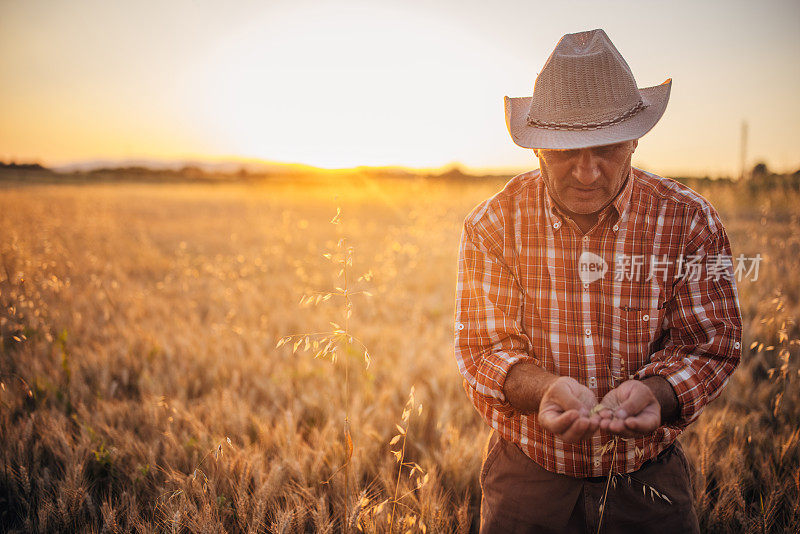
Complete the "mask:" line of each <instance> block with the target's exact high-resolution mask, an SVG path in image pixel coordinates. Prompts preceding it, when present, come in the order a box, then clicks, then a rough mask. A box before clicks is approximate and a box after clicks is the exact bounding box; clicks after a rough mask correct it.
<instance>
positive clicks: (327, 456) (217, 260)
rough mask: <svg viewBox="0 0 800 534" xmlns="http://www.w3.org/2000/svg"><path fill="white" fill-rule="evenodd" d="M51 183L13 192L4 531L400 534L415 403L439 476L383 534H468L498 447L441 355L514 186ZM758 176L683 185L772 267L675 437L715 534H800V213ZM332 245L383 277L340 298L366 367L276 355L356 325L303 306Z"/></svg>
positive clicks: (1, 194) (6, 263)
mask: <svg viewBox="0 0 800 534" xmlns="http://www.w3.org/2000/svg"><path fill="white" fill-rule="evenodd" d="M20 172H23V171H20ZM25 172H28V171H25ZM30 172H32V173H35V172H38V171H36V170H33V171H30ZM14 176H16V177H17V178H19V175H14ZM12 178H13V177H12ZM51 178H52V177H51ZM51 178H47V177H44V178H42V177H41V176H39V178H37V179H36V180H33V181H31V180H21V179H7V180H5V181H3V182H2V183H1V184H0V235H1V236H2V239H0V254H1V256H0V261H1V262H2V265H0V336H2V337H1V338H0V382H2V383H1V384H0V448H1V449H2V464H3V466H2V470H1V471H0V525H2V528H0V530H4V531H17V532H37V531H38V532H74V531H81V532H101V531H102V532H151V531H159V532H223V531H226V532H340V531H345V530H348V529H352V530H354V531H357V530H363V531H366V532H386V531H388V530H389V528H390V526H389V523H388V518H389V517H390V515H391V503H388V504H384V505H383V506H381V505H380V504H381V503H382V502H385V501H386V500H387V499H390V498H391V497H392V496H393V494H394V491H395V484H396V477H397V463H396V460H395V457H394V456H393V454H392V453H391V452H390V449H394V450H397V448H398V447H397V446H396V445H395V446H394V447H391V446H390V440H392V437H393V436H395V435H396V434H397V433H398V432H397V429H396V427H395V425H396V424H400V425H401V426H405V423H404V421H403V419H402V413H403V411H404V407H405V406H406V401H407V400H408V396H409V392H410V390H411V388H412V386H413V387H414V398H415V405H414V406H415V409H414V410H413V411H412V412H411V413H410V417H409V418H408V419H409V421H410V423H409V426H408V433H407V437H406V446H405V455H406V461H412V462H415V463H417V464H419V466H420V468H421V469H422V471H423V472H424V473H425V474H427V480H426V482H425V483H424V485H422V487H421V488H419V489H417V490H414V487H415V486H416V484H417V481H420V482H421V480H422V477H421V476H420V473H419V472H415V473H414V475H413V476H411V477H409V472H410V469H408V468H404V469H403V473H402V476H401V477H400V486H401V488H400V494H405V496H404V497H403V498H402V500H400V504H399V505H398V506H397V507H396V511H395V513H394V519H395V521H396V523H397V524H396V525H395V526H393V527H392V528H393V530H394V531H395V532H405V531H408V530H410V531H413V532H417V531H423V530H424V531H428V532H476V531H477V517H478V506H479V500H480V488H479V486H478V471H479V467H480V461H481V454H482V449H483V447H484V443H485V441H486V438H487V436H488V427H486V426H485V425H484V423H482V422H481V420H480V419H479V417H478V416H477V414H476V413H475V411H474V410H473V408H472V406H471V404H470V403H469V401H468V399H467V397H466V395H465V393H464V391H463V389H462V386H461V378H460V376H459V374H458V371H457V368H456V365H455V360H454V357H453V304H454V298H455V284H456V259H457V252H458V244H459V238H460V232H461V224H462V221H463V219H464V217H465V215H466V214H467V213H468V212H469V211H470V210H471V209H472V207H474V206H475V205H476V204H477V203H479V202H480V201H482V200H483V199H485V198H488V197H489V196H491V195H492V194H494V193H495V192H497V191H498V190H499V189H501V188H502V186H503V183H504V181H505V179H506V178H503V177H496V178H487V179H483V180H478V179H475V180H469V179H465V178H464V177H463V176H461V177H456V178H459V179H453V178H454V177H453V176H451V177H450V178H451V179H425V178H421V177H403V178H399V177H394V178H392V177H376V176H374V175H372V174H369V173H365V174H363V175H357V174H354V175H350V176H349V177H348V178H347V179H346V180H345V179H342V180H335V179H333V178H331V177H329V178H327V179H324V180H323V179H320V180H317V181H316V182H315V183H313V184H310V183H304V182H303V181H296V180H260V181H259V180H238V181H231V182H229V181H217V182H214V181H194V182H192V181H185V182H181V181H173V182H168V183H144V182H142V181H141V180H139V181H137V179H135V177H134V178H132V179H131V180H127V181H126V180H122V181H119V183H117V182H114V181H108V180H106V181H104V180H101V179H99V178H97V177H94V179H91V180H89V179H80V180H79V179H75V180H70V181H71V183H66V184H62V183H55V182H58V181H63V180H56V179H51ZM761 178H762V179H763V181H762V182H753V181H751V182H749V183H741V184H736V183H730V182H697V183H694V186H695V187H697V188H698V189H699V191H700V192H701V193H702V194H704V195H705V196H706V197H707V198H708V199H709V200H711V201H712V203H713V204H714V205H715V206H716V208H717V209H718V211H719V212H720V214H721V216H722V218H723V221H724V222H725V224H726V227H727V229H728V233H729V236H730V238H731V242H732V245H733V252H734V256H736V255H738V254H744V255H745V256H755V255H756V254H761V256H762V257H763V261H762V262H761V265H760V270H759V276H758V279H757V280H749V279H746V280H743V281H742V282H740V283H739V298H740V303H741V308H742V313H743V318H744V325H745V330H744V336H745V339H744V341H745V347H744V348H745V350H744V354H743V361H742V364H741V366H740V368H739V369H738V370H737V372H736V374H735V375H734V377H733V379H732V380H731V382H730V384H729V386H728V388H727V389H726V391H725V392H724V393H723V395H722V397H721V398H720V399H718V400H717V401H716V402H714V403H713V404H712V405H711V406H710V407H709V408H708V409H707V410H706V412H705V413H704V414H703V415H702V416H701V418H700V420H699V422H697V423H696V424H695V425H693V426H692V427H690V429H689V431H687V433H686V434H685V435H683V436H682V438H681V440H682V443H683V444H684V446H685V450H686V452H687V454H688V456H689V457H690V459H691V461H692V464H693V468H694V488H695V496H696V506H697V510H698V513H699V516H700V521H701V526H702V527H703V530H704V531H707V532H784V531H785V532H794V531H795V530H796V529H797V528H798V527H799V526H800V450H799V449H798V447H799V446H800V428H799V427H798V421H800V399H799V398H798V394H797V390H796V385H797V383H798V378H799V377H798V353H800V348H799V347H798V345H800V328H798V324H797V317H798V312H799V311H800V303H799V300H800V284H799V283H798V276H800V266H799V264H798V256H799V255H800V210H798V207H797V206H798V203H800V192H798V190H797V187H796V182H797V181H796V180H790V179H789V178H786V179H783V178H780V177H777V178H776V177H772V178H771V180H772V184H771V185H770V186H767V185H765V184H766V183H767V182H766V180H767V177H761ZM32 182H33V183H32ZM337 208H340V210H341V216H340V220H341V222H340V224H338V225H334V224H331V223H330V221H331V219H332V218H333V217H334V215H335V214H336V212H337ZM342 237H345V238H346V244H347V245H349V246H352V247H353V265H352V267H351V268H350V269H351V270H350V272H351V273H352V275H353V276H354V277H359V276H361V275H363V274H365V273H370V276H368V277H367V279H362V280H360V281H357V282H356V281H354V278H351V279H350V280H349V281H348V284H349V286H348V288H349V289H351V290H365V291H369V292H370V293H371V294H372V296H371V297H369V296H366V295H364V294H359V295H355V296H354V297H353V314H352V317H351V318H350V320H349V324H348V328H349V331H350V332H352V334H353V335H355V336H357V337H358V338H359V339H360V340H361V341H363V343H364V344H365V345H366V347H368V349H369V353H370V357H371V364H370V365H369V367H365V365H364V362H363V359H362V355H361V354H360V353H358V352H356V351H353V352H352V353H351V354H350V355H349V356H346V355H344V354H341V353H340V354H339V356H338V358H337V361H336V363H335V364H333V363H331V361H330V360H329V359H314V357H313V353H312V352H309V351H304V350H302V349H303V348H304V347H303V346H302V344H301V346H300V347H299V348H298V349H299V350H298V351H297V352H296V353H293V350H292V349H293V343H287V344H284V345H283V346H281V347H280V348H276V344H277V342H278V341H279V339H281V337H283V336H286V335H290V334H298V333H304V332H318V331H324V330H329V329H330V328H331V327H330V325H329V322H331V321H333V322H337V323H339V324H344V323H343V321H344V319H343V317H344V310H343V307H342V303H341V301H340V300H337V299H336V298H331V299H330V300H328V301H325V302H321V303H320V304H319V305H316V306H313V305H300V300H301V298H302V297H303V296H304V295H313V294H316V292H330V291H334V288H335V287H336V286H337V285H341V279H340V278H338V277H337V268H336V267H335V265H333V264H332V263H331V262H330V261H328V260H327V259H326V258H325V257H323V254H325V253H330V252H334V253H335V252H336V250H337V243H338V241H339V240H340V239H341V238H342ZM346 366H349V368H348V369H347V374H348V378H347V380H348V383H349V393H348V394H346V392H345V372H346V369H345V367H346ZM419 405H421V406H422V408H421V412H418V411H417V407H418V406H419ZM346 411H347V413H348V416H349V421H350V431H351V435H352V439H353V443H354V453H353V457H352V460H351V463H350V465H349V468H348V474H349V487H348V488H347V492H345V478H344V471H340V472H338V473H337V472H336V471H337V469H338V468H339V467H340V466H341V465H342V464H343V462H344V461H345V458H346V456H347V445H346V441H345V438H344V433H343V425H344V417H345V412H346ZM332 475H334V476H333V477H332ZM331 477H332V478H331ZM345 494H346V495H347V502H345ZM609 506H613V497H612V500H611V501H610V504H609ZM345 517H347V523H345Z"/></svg>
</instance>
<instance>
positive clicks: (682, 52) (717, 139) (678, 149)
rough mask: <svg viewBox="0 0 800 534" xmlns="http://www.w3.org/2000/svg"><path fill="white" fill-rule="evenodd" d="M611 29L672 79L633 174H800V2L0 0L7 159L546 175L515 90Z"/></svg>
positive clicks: (1, 147)
mask: <svg viewBox="0 0 800 534" xmlns="http://www.w3.org/2000/svg"><path fill="white" fill-rule="evenodd" d="M592 28H604V29H605V30H606V32H607V33H608V35H609V37H610V38H611V39H612V41H613V42H614V43H615V45H616V46H617V48H618V49H619V50H620V52H621V53H622V54H623V56H625V58H626V59H627V61H628V63H629V65H630V66H631V69H632V70H633V72H634V75H635V76H636V80H637V82H638V84H639V86H640V87H647V86H651V85H656V84H659V83H661V82H663V81H664V80H665V79H666V78H670V77H671V78H672V79H673V87H672V96H671V99H670V103H669V106H668V107H667V111H666V114H665V115H664V117H663V118H662V120H661V122H660V123H659V124H658V125H657V126H656V127H655V129H654V130H653V131H651V132H650V133H649V134H647V135H646V136H645V137H644V138H643V139H642V140H641V141H640V143H639V149H638V150H637V153H636V154H635V156H634V163H635V164H637V165H639V166H643V167H644V168H646V169H648V170H652V171H655V172H659V173H664V174H696V175H701V174H710V175H737V174H738V172H739V143H740V131H741V124H742V121H747V123H748V126H749V148H748V166H750V165H752V164H754V163H755V162H756V161H759V160H764V161H766V162H767V163H768V165H769V166H770V168H772V169H775V170H779V171H794V170H796V169H798V168H800V97H798V95H800V61H799V60H798V58H800V2H797V1H796V0H785V1H777V0H776V1H763V2H745V1H738V0H735V1H730V0H726V1H702V0H692V1H684V0H680V1H672V2H656V1H652V2H650V1H642V0H639V1H604V2H596V1H585V2H569V1H563V2H558V1H551V2H546V3H545V2H536V1H530V0H528V1H495V2H485V1H472V0H430V1H414V0H405V1H400V0H398V1H388V0H371V1H364V2H361V1H337V2H322V1H317V2H309V1H301V0H296V1H291V2H289V1H278V2H275V1H273V2H263V1H262V2H255V1H253V2H211V1H188V0H183V1H170V2H154V1H137V2H108V1H91V2H90V1H63V2H58V1H54V2H45V1H30V0H2V1H0V73H1V74H0V76H1V78H0V79H2V83H0V160H4V161H8V160H16V161H34V160H35V161H40V162H42V163H45V164H48V165H61V164H65V163H69V162H75V161H82V160H92V159H128V158H148V159H156V160H170V159H188V158H191V159H206V160H216V159H227V158H239V157H241V158H257V159H264V160H272V161H284V162H302V163H307V164H311V165H316V166H322V167H350V166H356V165H404V166H410V167H438V166H442V165H447V164H450V163H452V162H460V163H462V164H463V165H466V166H469V167H472V168H479V169H486V168H502V169H504V170H510V169H520V170H521V169H525V168H532V167H533V166H535V163H534V161H533V155H532V153H531V151H529V150H524V149H521V148H519V147H517V146H516V145H514V144H513V143H512V141H511V139H510V137H509V135H508V133H507V131H506V126H505V120H504V116H503V96H505V95H508V96H529V95H530V93H531V91H532V89H533V84H534V80H535V78H536V74H537V73H538V72H539V70H540V69H541V67H542V65H543V64H544V61H545V60H546V59H547V56H548V55H549V54H550V52H551V51H552V49H553V47H554V46H555V44H556V42H557V41H558V39H559V38H560V36H561V35H563V34H564V33H569V32H575V31H581V30H587V29H592Z"/></svg>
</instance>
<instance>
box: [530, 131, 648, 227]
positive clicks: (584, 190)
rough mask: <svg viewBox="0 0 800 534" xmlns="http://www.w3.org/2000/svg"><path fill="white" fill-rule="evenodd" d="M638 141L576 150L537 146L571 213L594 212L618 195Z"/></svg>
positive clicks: (553, 187)
mask: <svg viewBox="0 0 800 534" xmlns="http://www.w3.org/2000/svg"><path fill="white" fill-rule="evenodd" d="M637 144H638V142H637V141H635V140H634V141H624V142H622V143H617V144H614V145H602V146H594V147H589V148H580V149H575V150H544V149H539V150H534V153H536V155H537V156H538V157H539V168H540V169H541V172H542V179H543V180H544V181H545V184H547V189H548V191H549V192H550V195H551V196H552V197H553V200H555V201H556V203H557V204H558V205H559V206H560V207H561V208H563V209H565V210H566V211H567V212H568V213H574V214H579V215H588V214H594V213H597V212H599V211H600V210H602V209H603V208H605V207H606V206H607V205H608V204H610V203H611V201H613V200H614V198H616V196H617V194H618V193H619V191H620V189H621V188H622V184H623V183H624V182H625V179H626V178H627V177H628V173H629V171H630V167H631V156H632V155H633V151H634V150H636V146H637Z"/></svg>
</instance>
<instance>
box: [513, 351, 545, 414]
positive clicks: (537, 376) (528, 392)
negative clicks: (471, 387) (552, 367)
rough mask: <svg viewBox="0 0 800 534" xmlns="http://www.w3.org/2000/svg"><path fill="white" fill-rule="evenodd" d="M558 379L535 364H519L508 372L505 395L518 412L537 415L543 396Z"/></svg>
mask: <svg viewBox="0 0 800 534" xmlns="http://www.w3.org/2000/svg"><path fill="white" fill-rule="evenodd" d="M557 378H558V376H557V375H554V374H552V373H549V372H547V371H545V370H544V369H542V368H541V367H539V366H538V365H536V364H535V363H531V362H518V363H516V364H515V365H513V366H512V367H511V368H510V369H509V370H508V374H507V375H506V380H505V383H504V384H503V393H504V394H505V396H506V400H507V401H508V402H509V403H510V404H511V405H512V406H513V407H514V409H516V410H517V411H519V412H521V413H524V414H530V413H536V412H537V411H538V410H539V403H540V402H541V401H542V396H543V395H544V393H545V391H547V388H548V387H549V386H550V384H552V383H553V381H554V380H556V379H557Z"/></svg>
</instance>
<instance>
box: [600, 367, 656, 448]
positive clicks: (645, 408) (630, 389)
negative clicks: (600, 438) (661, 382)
mask: <svg viewBox="0 0 800 534" xmlns="http://www.w3.org/2000/svg"><path fill="white" fill-rule="evenodd" d="M600 404H601V405H602V406H603V409H602V410H600V417H601V420H600V428H601V429H603V430H608V431H609V432H611V433H612V434H616V435H618V436H620V437H623V438H638V437H641V436H646V435H648V434H650V433H652V432H653V431H655V429H657V428H658V427H659V426H660V425H661V404H660V403H659V402H658V399H657V398H656V396H655V394H654V393H653V390H652V389H650V388H649V387H648V386H647V385H646V384H644V383H643V382H641V381H640V380H626V381H625V382H623V383H622V384H620V385H619V386H617V387H616V388H614V389H612V390H611V391H609V392H608V393H607V394H606V396H605V397H603V400H602V401H601V402H600Z"/></svg>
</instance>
